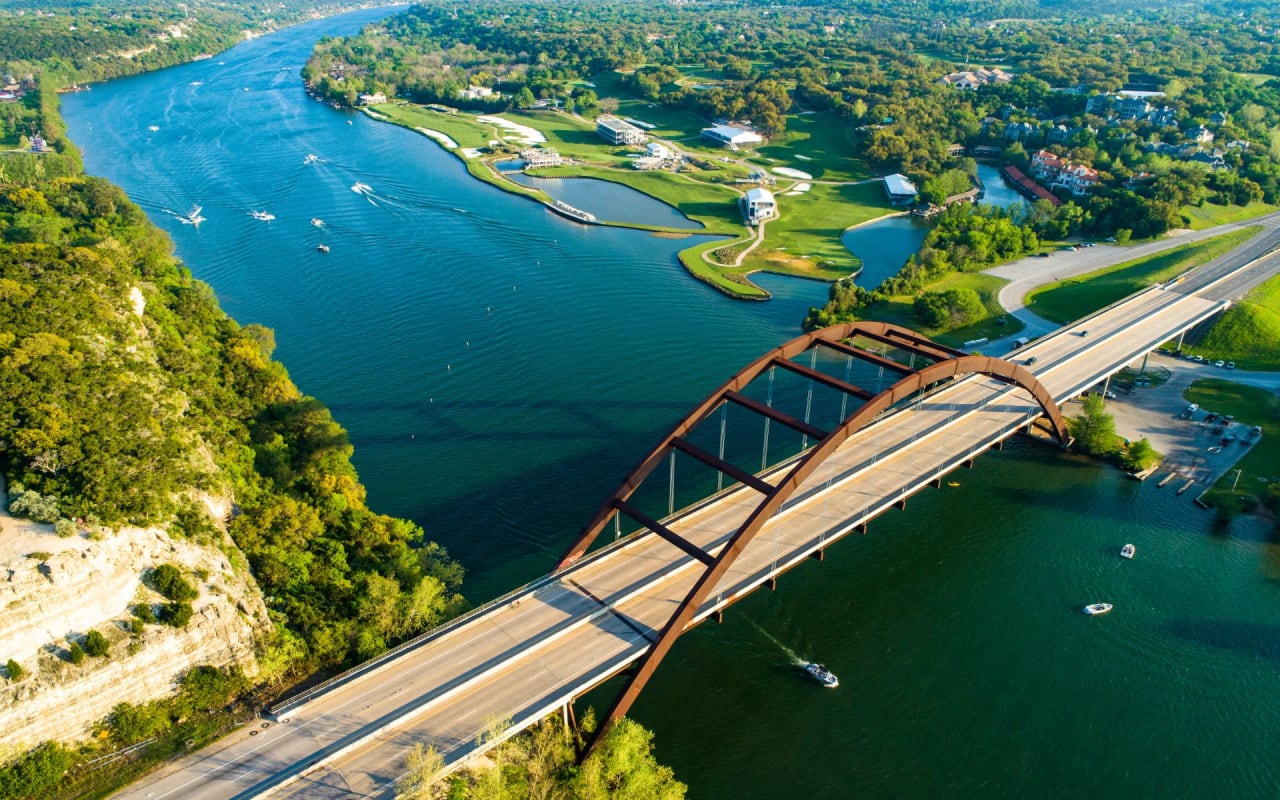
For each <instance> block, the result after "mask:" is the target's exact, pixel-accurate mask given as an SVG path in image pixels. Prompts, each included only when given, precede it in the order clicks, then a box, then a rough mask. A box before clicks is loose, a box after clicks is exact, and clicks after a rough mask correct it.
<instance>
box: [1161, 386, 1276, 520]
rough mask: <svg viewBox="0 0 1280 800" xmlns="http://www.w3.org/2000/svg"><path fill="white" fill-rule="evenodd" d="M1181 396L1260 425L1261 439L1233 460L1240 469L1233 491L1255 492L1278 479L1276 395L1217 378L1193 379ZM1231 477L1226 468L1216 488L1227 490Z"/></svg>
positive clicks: (1257, 492) (1258, 492) (1206, 407)
mask: <svg viewBox="0 0 1280 800" xmlns="http://www.w3.org/2000/svg"><path fill="white" fill-rule="evenodd" d="M1182 396H1183V397H1185V398H1186V399H1187V401H1188V402H1191V403H1199V404H1200V407H1201V408H1204V409H1208V410H1210V411H1214V412H1217V413H1219V414H1232V415H1234V416H1235V418H1236V420H1238V421H1239V422H1243V423H1245V424H1246V425H1261V426H1262V441H1260V442H1258V443H1257V444H1255V445H1254V446H1253V448H1252V449H1250V450H1249V452H1248V453H1246V454H1245V456H1244V457H1243V458H1241V459H1240V461H1239V462H1237V463H1236V467H1237V468H1239V469H1240V470H1241V473H1240V480H1239V482H1238V483H1237V484H1236V489H1237V491H1239V492H1243V493H1246V494H1251V495H1257V494H1260V493H1261V490H1262V489H1264V488H1265V487H1266V486H1267V485H1268V484H1271V483H1276V482H1277V481H1280V396H1277V395H1276V394H1275V392H1271V391H1268V390H1266V389H1259V388H1257V387H1255V386H1244V385H1242V384H1239V383H1232V382H1230V381H1225V380H1221V379H1218V378H1209V379H1206V380H1201V381H1196V382H1195V383H1193V384H1191V386H1189V387H1188V388H1187V390H1186V391H1185V392H1183V395H1182ZM1231 446H1232V447H1238V446H1239V445H1231ZM1234 481H1235V473H1234V471H1228V472H1227V474H1226V475H1224V476H1223V477H1222V479H1221V480H1219V481H1218V485H1217V487H1216V488H1218V489H1221V490H1227V491H1229V490H1230V489H1231V484H1232V482H1234Z"/></svg>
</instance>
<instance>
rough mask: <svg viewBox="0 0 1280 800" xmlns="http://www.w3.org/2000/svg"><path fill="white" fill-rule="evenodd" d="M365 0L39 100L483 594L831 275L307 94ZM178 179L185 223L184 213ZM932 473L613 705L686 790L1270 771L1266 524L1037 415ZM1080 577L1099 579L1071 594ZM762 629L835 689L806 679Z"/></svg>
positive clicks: (993, 792)
mask: <svg viewBox="0 0 1280 800" xmlns="http://www.w3.org/2000/svg"><path fill="white" fill-rule="evenodd" d="M385 13H387V12H386V10H367V11H361V12H355V13H353V14H349V15H346V16H344V17H340V18H337V19H333V20H325V21H320V22H314V23H309V24H307V25H302V26H299V27H296V28H291V29H289V30H286V31H283V32H281V33H279V34H276V35H273V36H269V37H264V38H261V39H256V40H253V41H250V42H246V43H244V44H242V45H240V46H238V47H236V48H235V49H233V50H231V51H229V52H228V53H226V54H224V55H223V56H219V57H215V58H214V59H212V60H209V61H204V62H199V63H195V64H189V65H185V66H182V67H177V68H174V69H171V70H166V71H163V72H159V73H155V74H151V75H146V76H140V77H136V78H130V79H126V80H120V81H115V82H112V83H110V84H107V85H101V86H96V87H94V89H93V91H92V92H88V93H83V94H77V95H70V96H66V97H65V98H64V110H65V113H66V116H67V119H68V122H69V125H70V130H71V135H72V138H73V139H74V140H75V142H76V143H77V144H78V145H80V146H81V147H82V148H84V151H85V161H86V164H87V167H88V169H89V170H90V171H91V172H93V173H95V174H98V175H104V176H106V177H108V178H110V179H111V180H113V181H115V182H117V183H119V184H121V185H122V186H124V187H125V188H126V190H127V191H128V192H129V194H130V196H132V197H133V198H134V199H135V200H136V201H137V202H138V203H140V204H141V205H142V206H143V207H144V208H145V209H146V210H147V212H148V213H149V214H150V216H151V218H152V219H153V220H155V221H156V222H157V224H159V225H161V226H162V227H163V228H164V229H165V230H167V231H169V233H170V234H171V235H172V236H173V238H174V243H175V246H176V247H177V251H178V254H179V255H180V256H181V257H182V258H183V259H185V261H186V262H187V264H188V266H189V267H190V268H191V269H192V271H193V272H194V273H195V274H196V276H197V277H200V278H202V279H204V280H206V281H208V282H210V283H211V284H212V285H213V286H214V288H215V290H216V291H217V292H218V295H219V297H220V298H221V299H222V302H223V304H224V306H225V307H226V308H227V310H228V311H229V312H230V313H231V314H232V315H233V316H234V317H235V318H236V319H238V320H239V321H241V322H243V323H248V322H258V323H263V324H266V325H269V326H271V327H273V328H275V329H276V332H277V341H278V343H279V347H278V350H277V353H276V355H277V357H278V358H280V359H281V360H283V362H284V363H285V364H286V365H287V366H288V368H289V370H290V372H291V373H292V375H293V377H294V379H295V380H296V381H297V383H298V384H299V386H300V387H301V388H302V389H303V390H304V391H306V392H308V393H311V394H314V395H316V396H317V397H319V398H320V399H321V400H323V401H324V402H326V403H327V404H329V405H330V407H332V408H333V410H334V413H335V415H336V417H337V418H338V420H339V421H340V422H341V423H342V424H343V425H345V426H346V427H347V428H348V429H349V430H350V431H351V436H352V440H353V442H354V444H355V447H356V451H355V462H356V465H357V467H358V468H359V470H360V473H361V476H362V478H363V479H364V482H365V483H366V485H367V486H368V488H369V497H370V505H371V506H372V507H373V508H375V509H377V510H379V511H383V512H388V513H392V514H397V515H403V516H408V517H410V518H412V519H414V520H416V521H417V522H419V523H420V524H422V525H423V526H425V527H426V528H427V530H428V533H429V535H430V536H431V537H432V538H434V539H437V540H439V541H441V542H443V543H444V544H445V545H446V546H447V547H449V549H450V550H451V552H453V553H454V554H455V555H456V556H458V557H459V558H460V559H461V560H462V561H463V563H464V564H465V565H466V567H467V569H468V570H469V575H468V579H467V593H468V595H469V596H470V597H471V598H472V599H473V600H475V601H481V600H484V599H485V598H487V597H490V596H493V595H496V594H498V593H500V592H502V591H505V590H507V589H509V588H511V587H512V586H514V585H515V584H517V583H519V582H521V581H523V580H526V579H528V578H530V577H532V576H534V575H537V574H540V573H542V572H544V571H546V570H547V569H548V568H549V567H550V566H551V564H552V563H553V560H554V558H555V556H556V555H558V554H559V552H560V550H561V549H562V548H563V547H564V546H565V545H566V544H567V543H568V542H569V541H570V540H571V539H572V537H573V536H574V534H575V533H576V532H577V530H578V528H579V526H581V525H582V524H583V523H584V522H585V521H586V519H587V518H588V517H589V516H590V515H591V513H592V512H593V511H594V510H595V508H596V507H597V506H598V504H599V503H600V502H601V500H602V499H603V498H604V497H606V496H607V495H608V493H609V492H611V491H612V490H613V489H614V488H615V485H616V483H617V481H618V480H620V479H621V478H622V476H623V475H624V474H625V473H626V472H627V471H628V470H629V469H630V468H631V467H632V466H633V465H634V463H635V462H636V461H637V460H638V459H639V458H640V457H641V455H642V454H643V453H644V452H645V451H646V450H647V449H648V448H649V447H650V446H651V445H652V444H653V443H654V442H655V441H656V440H658V439H659V438H660V437H661V436H662V435H663V433H665V432H666V431H667V430H668V429H669V428H670V427H671V426H672V425H673V424H674V423H675V422H676V421H677V420H678V419H679V418H680V417H681V416H682V415H683V414H684V413H685V412H686V411H687V410H688V409H689V408H690V407H691V406H692V405H693V404H694V403H695V402H696V401H697V400H699V399H701V398H702V397H703V396H704V395H705V394H706V393H707V392H708V391H709V390H710V389H712V388H713V387H715V386H717V385H719V384H720V383H721V382H722V381H723V380H724V379H725V378H727V377H728V376H729V375H730V374H731V373H733V372H734V371H736V370H737V369H738V368H739V367H741V366H742V365H744V364H745V363H746V362H748V361H749V360H751V359H753V358H754V357H755V356H757V355H759V354H760V353H761V352H763V351H764V350H766V349H767V348H769V347H771V346H773V345H776V344H778V343H779V342H781V341H783V340H785V339H787V338H790V337H791V336H793V335H795V334H796V333H798V323H799V320H800V319H801V318H802V317H803V315H804V312H805V310H806V309H807V308H808V307H809V306H810V305H815V304H819V303H821V302H822V301H823V299H824V298H825V296H826V286H824V285H823V284H821V283H817V282H810V281H796V280H789V279H785V278H777V277H770V276H760V277H759V281H760V283H761V284H763V285H764V286H765V287H766V288H767V289H768V290H769V291H771V292H772V293H773V294H774V299H773V300H771V301H770V302H767V303H743V302H736V301H733V300H729V299H727V298H725V297H723V296H722V295H720V294H718V293H716V292H714V291H712V290H710V289H708V288H706V287H704V286H703V285H702V284H699V283H698V282H696V281H694V280H692V279H691V278H689V276H688V275H686V274H685V272H684V271H683V270H682V269H681V267H680V266H679V264H678V263H677V262H676V260H675V255H674V254H675V252H676V250H677V249H679V248H680V247H682V246H684V245H685V244H687V241H686V242H681V241H673V240H670V239H663V238H656V237H653V236H650V235H648V234H646V233H642V232H636V231H629V230H617V229H610V228H605V227H599V226H584V225H579V224H577V223H573V222H570V221H568V220H564V219H562V218H560V217H558V216H556V215H554V214H552V213H550V212H548V211H546V210H545V209H544V208H542V207H541V206H539V205H537V204H534V203H531V202H529V201H527V200H524V199H522V198H518V197H514V196H511V195H507V194H504V193H502V192H499V191H498V190H496V189H494V188H492V187H490V186H488V185H486V184H483V183H480V182H478V181H475V180H473V179H471V178H470V177H469V176H468V175H467V174H466V172H465V170H463V168H462V165H461V164H460V162H459V161H457V159H456V158H454V157H453V156H451V155H449V154H448V153H446V152H444V151H442V150H441V149H440V148H439V147H437V146H436V145H434V144H433V143H432V142H431V141H430V140H428V139H426V138H424V137H422V136H419V135H418V134H416V133H413V132H411V131H407V130H404V129H400V128H396V127H394V126H390V125H384V124H379V123H376V122H373V121H371V120H368V119H366V118H364V117H362V116H358V115H351V114H347V113H344V112H337V111H334V110H332V109H330V108H328V107H325V106H323V105H322V104H320V103H316V102H313V101H311V100H309V99H307V97H306V95H305V94H304V92H303V91H302V88H301V86H300V84H299V78H298V69H299V68H300V67H301V65H302V63H303V61H304V60H305V57H306V55H307V53H308V51H309V49H310V46H311V44H312V42H313V41H314V40H315V39H317V38H318V37H320V36H322V35H329V34H342V33H346V32H351V31H354V30H355V29H356V28H357V27H358V26H359V24H361V23H362V22H363V21H366V20H371V19H376V18H378V17H379V16H381V15H383V14H385ZM197 82H198V83H199V85H194V84H195V83H197ZM246 88H247V89H248V91H245V89H246ZM348 121H349V122H350V123H351V124H347V123H348ZM150 125H155V126H157V127H158V130H156V131H154V132H153V131H150V130H148V126H150ZM308 153H314V154H316V156H317V157H318V158H317V160H316V162H315V163H313V164H304V163H303V161H304V159H305V157H306V155H307V154H308ZM357 182H361V183H365V184H368V185H369V186H370V187H371V191H370V192H369V193H368V194H357V193H356V192H353V191H351V188H350V187H351V186H352V185H353V184H355V183H357ZM193 204H200V205H203V206H204V216H205V217H207V220H206V221H205V222H204V223H203V224H202V225H201V226H200V228H199V229H198V230H197V229H195V228H193V227H192V226H189V225H185V224H183V223H182V222H180V221H179V219H178V217H177V216H176V215H177V214H180V213H183V212H185V211H186V210H187V209H188V208H189V207H190V206H191V205H193ZM253 210H264V211H268V212H270V213H272V214H274V215H275V216H276V219H275V220H274V221H271V222H263V221H259V220H255V219H253V218H251V217H250V216H249V212H250V211H253ZM313 217H317V218H320V219H322V220H324V226H323V227H317V226H313V225H311V223H310V220H311V218H313ZM322 242H323V243H326V244H328V245H329V246H330V247H331V252H330V253H329V254H327V255H325V254H321V253H318V252H317V251H316V249H315V248H316V245H317V244H319V243H322ZM953 480H956V481H957V482H959V483H960V484H961V485H960V486H959V487H956V488H950V487H948V488H944V489H943V490H940V491H938V492H933V493H928V494H925V495H922V496H920V497H919V498H917V499H915V500H913V501H912V503H911V505H910V507H909V509H908V510H907V511H906V512H892V513H891V514H890V515H888V516H886V517H883V518H881V519H880V520H877V521H876V522H874V523H873V524H872V527H871V533H870V535H868V536H866V537H857V538H856V539H854V540H852V541H848V542H845V543H842V544H841V545H839V546H837V547H834V548H832V550H831V551H830V553H829V555H828V558H827V560H826V561H825V562H824V563H822V564H818V563H817V562H813V563H810V564H806V565H804V566H802V567H800V568H798V569H797V570H796V571H795V572H793V573H790V574H789V575H787V576H784V578H783V580H782V582H781V585H780V588H779V591H778V592H777V593H776V594H771V593H768V592H765V593H760V594H757V595H755V596H753V597H752V598H750V599H748V600H747V601H745V602H744V603H742V604H741V605H739V606H736V607H735V608H734V609H732V610H731V611H730V612H729V614H728V616H727V618H726V622H725V624H724V625H723V626H715V625H712V624H708V625H705V626H703V627H701V628H699V629H698V630H697V631H695V632H693V633H692V634H690V635H688V636H686V637H685V638H683V639H682V640H681V641H680V642H679V643H678V644H677V645H676V647H675V648H674V649H673V651H672V653H671V654H670V656H669V657H668V659H667V661H666V662H665V663H664V664H663V667H662V669H660V670H659V671H658V673H657V675H656V676H655V679H654V681H653V682H652V683H651V685H650V687H649V688H648V689H647V690H646V692H645V694H644V695H642V697H641V699H640V702H639V703H638V704H637V706H636V707H635V710H634V713H635V716H636V717H637V718H638V719H639V720H640V721H641V722H642V723H644V724H645V725H648V726H650V727H652V728H653V729H654V730H655V731H656V733H657V740H656V741H657V748H658V751H657V754H658V757H659V759H660V760H662V761H663V762H665V763H668V764H671V765H672V766H673V767H674V768H675V770H676V773H677V775H678V776H679V777H680V778H681V779H682V780H685V781H687V782H688V783H689V784H690V786H691V797H694V798H725V799H726V800H727V799H729V798H732V799H734V800H737V798H784V797H806V798H847V797H858V796H866V797H876V798H878V797H904V798H914V797H982V798H987V797H993V798H1006V797H1007V798H1026V797H1063V798H1076V797H1218V796H1225V797H1272V796H1274V795H1275V792H1276V787H1277V785H1280V760H1278V759H1277V758H1276V757H1275V753H1274V750H1275V747H1274V745H1273V744H1272V742H1271V741H1270V734H1271V733H1272V732H1273V731H1275V730H1277V729H1278V728H1280V705H1278V704H1276V703H1275V702H1273V701H1272V700H1271V699H1270V698H1271V697H1272V695H1273V694H1274V690H1275V686H1276V681H1277V679H1278V678H1280V644H1277V643H1280V580H1278V578H1280V547H1277V545H1276V543H1275V540H1274V539H1273V538H1272V535H1271V533H1270V529H1269V526H1267V525H1264V524H1260V523H1257V522H1252V521H1249V520H1239V521H1237V522H1236V523H1235V524H1234V525H1232V526H1230V527H1228V528H1225V529H1215V528H1214V527H1213V526H1212V525H1211V523H1210V522H1209V518H1208V516H1207V515H1205V514H1203V513H1202V512H1200V511H1198V510H1196V509H1195V507H1194V506H1192V505H1191V504H1190V498H1189V495H1188V496H1183V497H1181V498H1179V497H1177V496H1176V495H1175V494H1173V493H1172V492H1169V491H1167V490H1161V489H1157V488H1156V487H1155V486H1154V485H1153V484H1151V483H1146V484H1139V483H1137V482H1134V481H1131V480H1128V479H1127V478H1123V477H1121V476H1120V475H1119V473H1117V472H1116V471H1114V470H1111V469H1110V468H1107V467H1102V466H1099V465H1097V464H1095V463H1092V462H1089V461H1085V460H1081V459H1077V458H1074V457H1069V456H1064V455H1063V454H1061V453H1060V452H1059V451H1057V450H1055V449H1053V448H1049V447H1046V446H1044V445H1038V444H1029V443H1023V442H1020V443H1015V444H1014V445H1013V446H1012V447H1011V448H1009V449H1008V450H1006V452H1004V453H1002V454H992V455H988V456H984V458H983V459H981V460H980V461H979V463H978V467H977V469H975V470H974V471H972V472H968V471H965V472H961V473H957V474H956V475H955V476H953ZM1124 542H1134V543H1136V544H1137V545H1138V554H1139V555H1138V558H1137V559H1135V560H1134V561H1132V562H1129V561H1123V560H1121V559H1119V558H1118V557H1117V552H1118V548H1119V547H1120V546H1121V545H1122V544H1123V543H1124ZM1097 600H1107V601H1110V602H1114V603H1115V604H1116V610H1115V611H1114V612H1112V614H1111V615H1109V616H1107V617H1101V618H1086V617H1084V616H1083V615H1081V614H1080V613H1079V607H1080V606H1081V605H1083V604H1084V603H1088V602H1093V601H1097ZM779 643H782V644H781V646H780V645H779ZM787 650H791V651H794V652H796V653H798V654H799V655H800V656H801V657H804V658H813V659H819V660H822V661H824V662H825V663H826V664H827V665H828V666H830V667H831V668H832V669H833V670H834V671H835V672H836V673H837V674H839V676H840V678H841V686H840V688H839V689H837V690H834V691H828V690H825V689H822V688H820V687H817V686H816V685H814V684H812V683H808V682H806V681H805V680H804V678H803V676H802V675H801V674H799V672H798V671H797V670H796V669H795V667H794V666H793V665H792V664H791V662H790V657H789V655H788V653H787ZM590 700H591V701H592V702H594V703H595V704H596V706H597V707H600V706H601V705H602V704H603V703H604V702H607V698H605V697H603V696H602V695H596V696H593V697H592V698H590Z"/></svg>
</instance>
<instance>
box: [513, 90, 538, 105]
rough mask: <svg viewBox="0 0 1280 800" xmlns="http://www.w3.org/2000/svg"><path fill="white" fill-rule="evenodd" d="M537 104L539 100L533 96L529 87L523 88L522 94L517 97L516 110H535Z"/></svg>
mask: <svg viewBox="0 0 1280 800" xmlns="http://www.w3.org/2000/svg"><path fill="white" fill-rule="evenodd" d="M536 102H537V98H535V97H534V96H533V92H532V91H530V90H529V87H528V86H522V87H521V88H520V93H519V94H517V95H516V108H533V104H534V103H536Z"/></svg>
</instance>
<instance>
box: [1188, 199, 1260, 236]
mask: <svg viewBox="0 0 1280 800" xmlns="http://www.w3.org/2000/svg"><path fill="white" fill-rule="evenodd" d="M1273 211H1280V206H1273V205H1268V204H1266V203H1260V202H1259V203H1250V204H1249V205H1247V206H1219V205H1214V204H1213V203H1205V204H1204V205H1201V206H1183V207H1182V215H1183V216H1184V217H1186V218H1187V219H1189V220H1191V230H1193V231H1199V230H1204V229H1205V228H1213V227H1215V226H1218V225H1226V224H1227V223H1229V222H1245V221H1246V220H1251V219H1255V218H1256V217H1260V216H1262V215H1263V214H1270V213H1271V212H1273Z"/></svg>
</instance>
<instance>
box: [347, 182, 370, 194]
mask: <svg viewBox="0 0 1280 800" xmlns="http://www.w3.org/2000/svg"><path fill="white" fill-rule="evenodd" d="M351 191H353V192H355V193H356V194H368V193H369V192H372V191H373V187H372V186H370V185H369V184H367V183H361V182H360V181H356V182H355V183H353V184H351Z"/></svg>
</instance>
